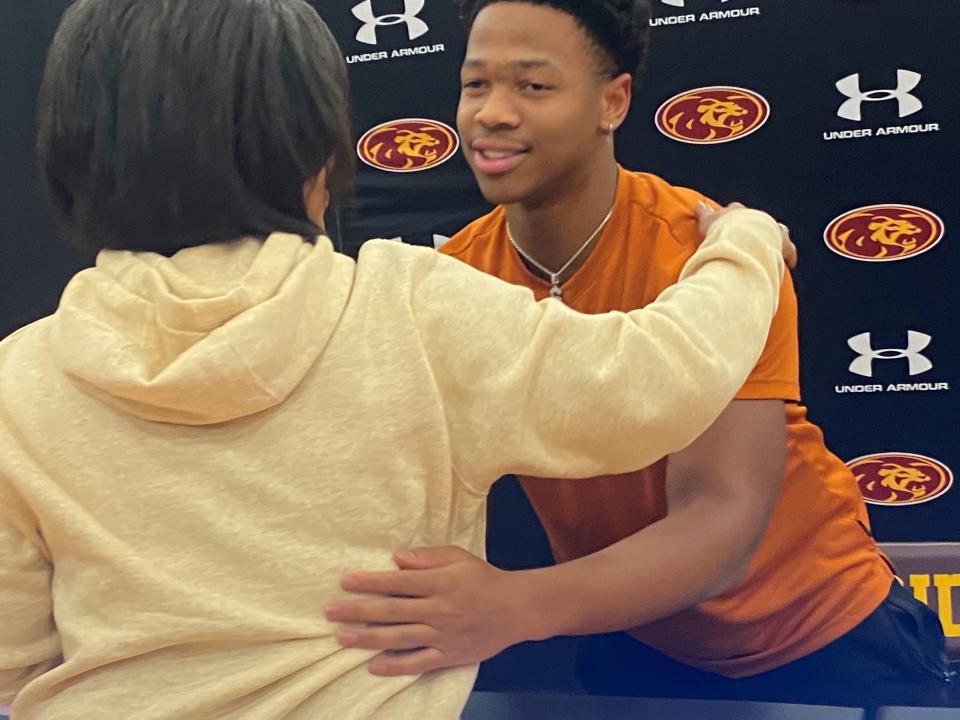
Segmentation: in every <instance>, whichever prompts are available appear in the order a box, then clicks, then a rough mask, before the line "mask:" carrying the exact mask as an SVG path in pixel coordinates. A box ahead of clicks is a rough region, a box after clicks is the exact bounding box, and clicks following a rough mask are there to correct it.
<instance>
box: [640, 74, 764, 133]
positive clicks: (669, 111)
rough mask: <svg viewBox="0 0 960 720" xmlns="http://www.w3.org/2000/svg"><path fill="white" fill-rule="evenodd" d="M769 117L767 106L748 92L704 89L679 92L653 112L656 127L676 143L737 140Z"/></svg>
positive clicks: (759, 96)
mask: <svg viewBox="0 0 960 720" xmlns="http://www.w3.org/2000/svg"><path fill="white" fill-rule="evenodd" d="M769 117H770V104H769V103H768V102H767V101H766V99H765V98H764V97H762V96H761V95H758V94H757V93H755V92H753V91H752V90H744V89H743V88H735V87H708V88H699V89H698V90H690V91H689V92H684V93H680V94H679V95H675V96H674V97H672V98H670V99H669V100H667V101H666V102H665V103H664V104H663V105H661V106H660V109H659V110H657V117H656V122H657V128H658V129H659V130H660V132H662V133H663V134H664V135H666V136H667V137H669V138H671V139H673V140H679V141H680V142H686V143H695V144H711V143H723V142H730V141H732V140H740V139H741V138H745V137H746V136H747V135H750V134H751V133H754V132H756V131H757V130H759V129H760V127H761V126H762V125H763V124H764V123H765V122H766V121H767V119H768V118H769Z"/></svg>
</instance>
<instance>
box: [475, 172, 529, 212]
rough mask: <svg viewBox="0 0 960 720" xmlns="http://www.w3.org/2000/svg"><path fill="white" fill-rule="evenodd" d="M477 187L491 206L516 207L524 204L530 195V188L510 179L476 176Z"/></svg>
mask: <svg viewBox="0 0 960 720" xmlns="http://www.w3.org/2000/svg"><path fill="white" fill-rule="evenodd" d="M475 177H476V180H477V185H478V186H479V187H480V192H481V193H482V194H483V197H484V199H485V200H486V201H487V202H488V203H490V204H491V205H514V204H517V203H520V202H523V200H524V198H525V197H526V196H527V195H528V194H529V190H528V188H525V187H523V186H522V185H521V184H520V183H518V182H515V181H512V180H513V179H512V178H509V177H500V178H490V177H486V176H481V175H475Z"/></svg>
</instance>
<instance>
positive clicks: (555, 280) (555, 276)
mask: <svg viewBox="0 0 960 720" xmlns="http://www.w3.org/2000/svg"><path fill="white" fill-rule="evenodd" d="M612 215H613V206H611V207H610V212H608V213H607V216H606V217H605V218H604V219H603V221H602V222H601V223H600V224H599V225H597V229H596V230H594V231H593V233H591V235H590V237H588V238H587V241H586V242H585V243H584V244H583V245H581V246H580V249H579V250H577V251H576V252H575V253H574V254H573V256H572V257H571V258H570V259H569V260H567V262H566V263H564V265H563V267H562V268H560V269H559V270H557V271H556V272H554V271H553V270H550V269H549V268H546V267H544V266H543V265H541V264H540V263H539V262H537V261H536V260H535V259H533V258H532V257H531V256H530V253H528V252H527V251H526V250H524V249H523V248H522V247H520V246H519V245H518V244H517V241H516V240H514V239H513V233H512V232H510V223H506V226H507V238H508V239H509V240H510V244H511V245H513V249H514V250H516V251H517V253H518V254H519V255H520V257H522V258H523V259H524V260H526V261H527V262H528V263H530V264H531V265H533V266H534V267H535V268H536V269H537V270H539V271H540V272H542V273H543V274H544V275H546V276H547V277H548V278H550V297H555V298H557V299H558V300H563V290H562V289H561V287H560V277H561V276H562V275H563V273H565V272H566V271H567V268H569V267H570V266H571V265H573V263H575V262H576V260H577V258H578V257H580V256H581V255H583V252H584V250H586V249H587V248H588V247H590V243H592V242H593V241H594V240H595V239H596V238H597V235H599V234H600V232H601V231H602V230H603V229H604V228H605V227H606V226H607V223H608V222H610V217H611V216H612Z"/></svg>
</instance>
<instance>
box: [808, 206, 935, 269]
mask: <svg viewBox="0 0 960 720" xmlns="http://www.w3.org/2000/svg"><path fill="white" fill-rule="evenodd" d="M943 234H944V225H943V220H941V219H940V218H939V217H937V216H936V215H934V214H933V213H932V212H930V211H929V210H924V209H922V208H918V207H913V206H912V205H868V206H866V207H862V208H857V209H856V210H851V211H850V212H846V213H844V214H843V215H841V216H840V217H838V218H836V219H835V220H834V221H833V222H831V223H830V225H828V226H827V229H826V232H825V233H824V235H823V237H824V240H825V241H826V243H827V247H829V248H830V249H831V250H833V251H834V252H835V253H837V254H838V255H843V256H844V257H848V258H853V259H854V260H863V261H865V262H889V261H893V260H904V259H906V258H909V257H913V256H915V255H919V254H921V253H925V252H926V251H927V250H930V249H931V248H932V247H933V246H934V245H936V244H937V243H939V242H940V240H941V239H942V238H943Z"/></svg>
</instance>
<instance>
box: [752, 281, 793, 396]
mask: <svg viewBox="0 0 960 720" xmlns="http://www.w3.org/2000/svg"><path fill="white" fill-rule="evenodd" d="M736 399H737V400H785V401H790V402H799V401H800V347H799V341H798V340H797V295H796V292H795V291H794V289H793V278H791V277H790V273H789V272H788V273H787V274H786V276H785V277H784V280H783V285H782V286H781V288H780V305H779V307H778V308H777V314H776V315H775V316H774V318H773V323H772V325H771V326H770V335H769V337H768V338H767V344H766V346H765V347H764V349H763V354H762V355H760V360H759V361H758V362H757V365H756V367H754V369H753V372H752V373H750V377H748V378H747V382H746V384H744V386H743V387H742V388H741V389H740V392H739V393H737V396H736Z"/></svg>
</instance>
